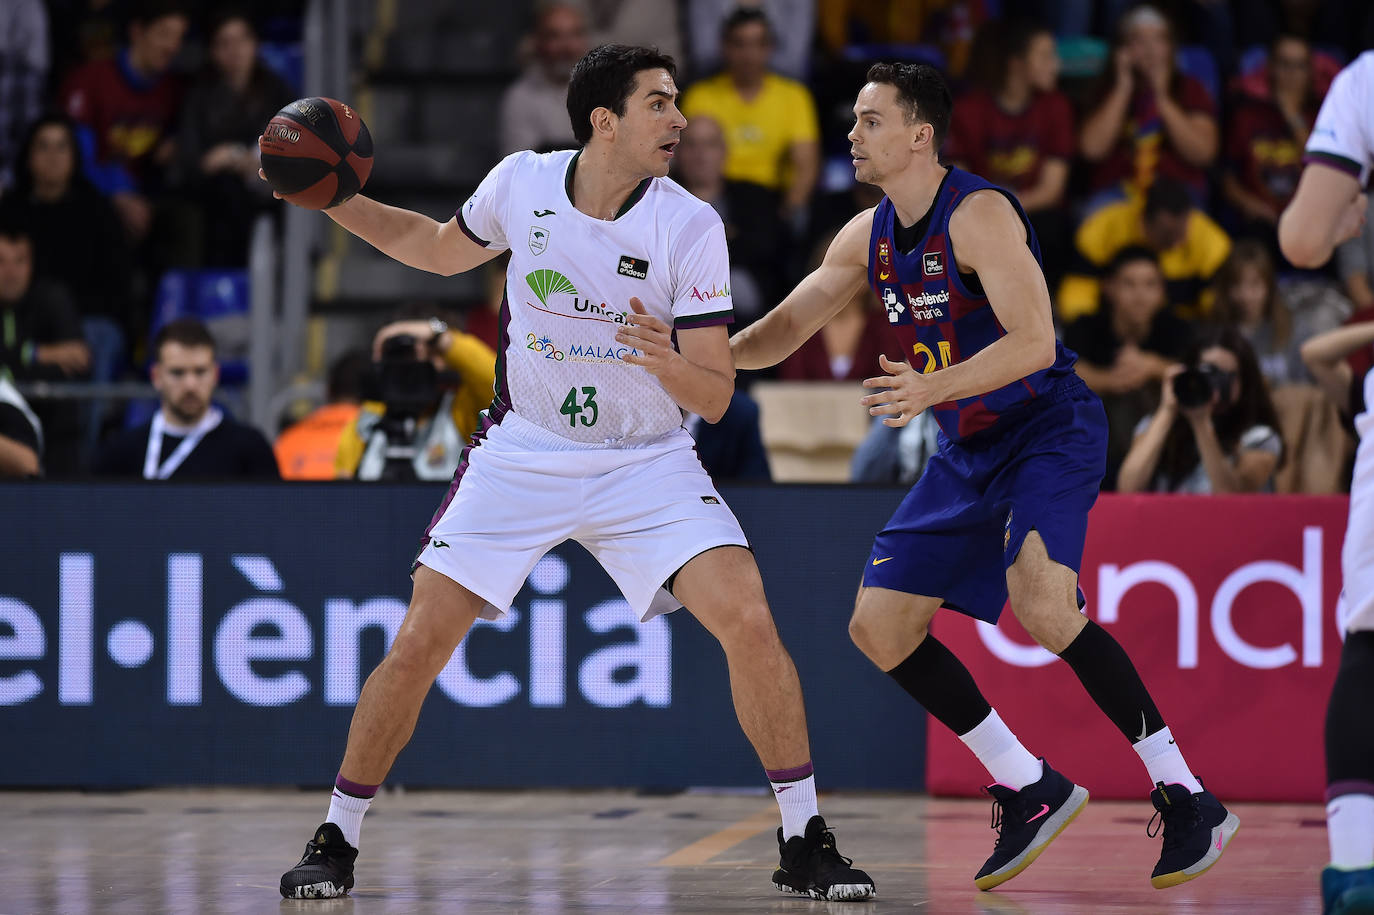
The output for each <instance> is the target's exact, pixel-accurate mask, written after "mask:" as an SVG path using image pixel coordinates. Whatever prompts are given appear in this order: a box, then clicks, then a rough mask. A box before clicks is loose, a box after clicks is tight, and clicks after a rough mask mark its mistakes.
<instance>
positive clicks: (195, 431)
mask: <svg viewBox="0 0 1374 915" xmlns="http://www.w3.org/2000/svg"><path fill="white" fill-rule="evenodd" d="M152 355H153V360H154V361H153V371H152V375H153V387H155V388H157V392H158V398H159V400H160V406H159V409H158V411H157V412H156V413H154V414H153V418H152V419H151V420H149V421H148V422H146V423H144V424H143V425H141V426H136V427H134V428H132V429H125V430H122V431H121V432H119V433H118V434H116V435H115V436H114V437H113V438H112V439H111V440H110V441H109V442H108V443H107V444H106V445H105V447H104V449H103V450H102V452H101V454H100V456H99V458H97V460H96V464H95V472H96V473H97V474H98V475H101V476H112V477H131V478H132V477H142V478H143V479H145V480H167V479H177V480H188V479H226V480H227V479H244V480H247V479H272V480H275V479H278V478H280V476H281V473H280V471H278V469H277V459H276V457H274V456H273V454H272V446H271V445H269V444H268V443H267V439H265V438H263V435H262V433H261V432H259V431H258V430H257V429H254V428H253V427H252V426H245V425H243V424H241V423H238V422H236V421H235V420H234V418H233V417H231V416H229V415H228V414H226V413H225V412H224V411H223V410H221V409H220V408H219V407H217V406H215V404H214V395H215V386H216V385H217V384H218V383H219V365H218V364H217V363H216V361H215V338H214V337H212V336H211V335H210V331H209V330H207V329H206V327H205V325H204V324H202V323H201V322H199V321H197V320H194V319H192V318H179V319H177V320H175V321H170V322H168V323H167V324H165V325H163V327H162V329H161V330H159V331H158V332H157V336H155V337H154V338H153V344H152Z"/></svg>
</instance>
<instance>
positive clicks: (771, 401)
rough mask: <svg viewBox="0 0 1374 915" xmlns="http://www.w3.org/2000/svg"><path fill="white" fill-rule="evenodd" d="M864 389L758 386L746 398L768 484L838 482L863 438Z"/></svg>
mask: <svg viewBox="0 0 1374 915" xmlns="http://www.w3.org/2000/svg"><path fill="white" fill-rule="evenodd" d="M865 393H866V392H865V390H864V388H863V387H862V386H861V385H859V384H857V383H856V382H849V381H835V382H830V381H759V382H755V383H754V385H753V387H751V388H750V389H749V394H750V396H752V397H753V398H754V399H755V400H756V401H758V405H759V426H760V430H761V431H762V433H763V444H764V447H765V448H767V449H768V463H769V464H770V465H771V467H772V469H773V479H774V480H775V481H777V482H779V483H843V482H846V481H847V480H848V479H849V462H850V459H851V458H852V457H853V455H854V449H855V448H857V447H858V446H859V443H860V442H862V441H863V439H864V436H865V435H866V434H867V433H868V423H869V416H868V411H867V410H865V409H864V408H863V407H862V406H861V405H860V404H859V398H860V397H863V396H864V394H865Z"/></svg>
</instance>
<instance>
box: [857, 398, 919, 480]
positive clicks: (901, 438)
mask: <svg viewBox="0 0 1374 915" xmlns="http://www.w3.org/2000/svg"><path fill="white" fill-rule="evenodd" d="M885 418H886V417H882V416H875V417H873V422H872V423H870V424H869V427H868V434H867V435H865V436H864V440H863V441H862V442H860V443H859V447H858V448H855V449H854V456H853V458H851V459H850V462H849V482H851V483H898V484H901V485H902V486H911V485H912V484H913V483H915V482H916V481H917V480H919V479H920V478H921V474H922V473H924V472H925V469H926V462H927V461H929V460H930V458H931V455H933V454H935V452H936V451H937V450H938V449H939V447H940V424H939V423H938V422H936V421H935V416H934V414H932V413H931V412H930V410H929V409H927V410H924V411H922V412H921V415H919V416H917V417H916V418H915V419H913V420H912V421H911V422H909V423H907V424H906V425H905V426H902V427H901V428H900V429H895V428H893V427H892V426H888V425H885V424H884V423H883V420H884V419H885Z"/></svg>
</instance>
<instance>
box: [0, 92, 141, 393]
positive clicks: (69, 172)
mask: <svg viewBox="0 0 1374 915" xmlns="http://www.w3.org/2000/svg"><path fill="white" fill-rule="evenodd" d="M77 157H78V150H77V145H76V134H75V132H74V130H73V128H72V124H71V122H70V121H68V120H67V119H66V118H65V117H63V116H61V115H47V116H44V117H42V118H40V119H39V120H38V121H36V122H35V123H34V125H33V127H32V129H31V130H30V131H29V135H28V139H27V140H26V141H25V144H24V148H23V156H22V158H21V159H20V162H19V165H18V169H17V170H16V180H15V185H14V189H13V190H12V191H11V192H10V193H9V194H6V195H5V196H4V197H3V198H0V207H3V208H4V209H5V210H6V211H7V212H8V213H12V214H13V217H12V218H13V219H15V220H16V221H18V222H19V223H20V224H21V225H23V226H24V227H25V229H26V230H27V232H28V234H29V237H30V239H31V240H32V244H33V270H34V275H35V276H36V277H38V278H40V279H45V280H50V281H52V282H55V283H61V284H62V285H63V286H65V287H66V288H67V290H68V291H69V292H70V293H71V295H72V297H73V298H74V300H75V303H76V310H77V313H78V314H79V315H80V316H81V324H82V329H83V331H84V334H85V338H86V343H87V345H88V346H89V348H90V356H91V364H90V375H91V378H92V380H94V381H113V380H114V379H115V378H117V377H118V376H119V374H120V372H121V371H122V370H123V368H124V366H125V364H126V358H127V357H126V347H127V343H128V341H129V340H131V339H137V337H138V335H139V334H140V333H141V332H142V328H143V316H142V314H141V312H140V309H139V308H137V307H136V305H135V301H134V294H133V276H132V262H131V258H130V253H129V246H128V243H127V241H126V240H125V238H124V230H123V228H122V226H121V225H120V222H119V217H118V216H117V215H115V211H114V207H113V206H111V204H110V202H109V201H108V200H107V199H105V197H104V196H103V195H102V194H101V193H100V192H99V191H97V190H96V189H95V188H94V187H93V186H92V185H91V183H90V181H89V180H88V179H87V178H86V176H85V175H84V174H82V173H81V170H80V168H79V164H78V158H77Z"/></svg>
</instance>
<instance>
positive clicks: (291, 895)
mask: <svg viewBox="0 0 1374 915" xmlns="http://www.w3.org/2000/svg"><path fill="white" fill-rule="evenodd" d="M357 859H358V850H357V849H356V848H354V847H353V846H352V845H349V844H348V840H346V839H345V838H344V836H343V830H341V829H339V827H338V826H336V825H334V824H333V823H325V824H324V825H322V826H321V827H320V828H319V829H317V830H315V837H314V838H313V839H311V840H310V841H309V842H307V843H306V844H305V854H304V855H302V856H301V863H300V864H297V865H296V866H295V867H293V868H291V870H289V871H287V872H286V873H284V874H282V875H281V894H282V896H284V897H286V898H287V899H332V898H334V897H335V896H342V895H344V894H345V893H347V892H348V891H349V890H350V889H352V888H353V862H354V861H356V860H357Z"/></svg>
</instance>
